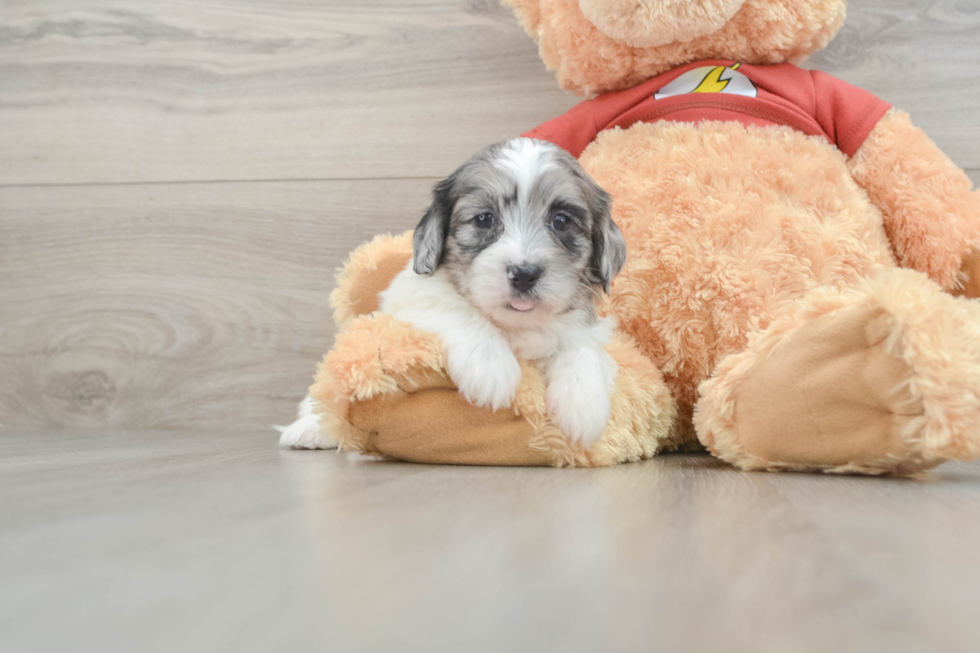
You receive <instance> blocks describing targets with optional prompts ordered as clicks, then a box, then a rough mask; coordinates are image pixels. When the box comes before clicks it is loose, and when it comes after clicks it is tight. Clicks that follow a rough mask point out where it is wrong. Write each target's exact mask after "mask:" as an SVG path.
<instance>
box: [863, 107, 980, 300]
mask: <svg viewBox="0 0 980 653" xmlns="http://www.w3.org/2000/svg"><path fill="white" fill-rule="evenodd" d="M848 167H849V168H850V170H851V174H852V175H853V176H854V179H855V180H856V181H857V183H858V184H860V185H861V186H862V187H863V188H864V189H865V190H866V191H867V193H868V197H869V198H870V199H871V201H872V202H873V203H874V204H875V206H877V207H878V209H879V210H880V211H881V213H882V216H883V217H884V225H885V231H886V233H887V234H888V238H889V240H890V241H891V244H892V248H893V250H894V252H895V256H896V257H897V259H898V262H899V264H900V265H901V266H903V267H907V268H912V269H914V270H919V271H920V272H925V273H926V274H928V275H929V276H930V277H931V278H932V279H933V280H934V281H936V282H937V283H939V284H940V285H941V286H942V287H943V289H944V290H946V291H947V292H953V293H955V294H965V295H967V296H969V297H977V296H980V193H978V192H977V191H974V190H973V189H972V183H971V182H970V179H969V177H967V176H966V173H964V172H963V170H961V169H960V168H959V167H957V166H956V164H954V163H953V162H952V161H951V160H950V159H949V157H947V156H946V155H945V154H943V152H942V151H941V150H940V149H939V148H938V147H936V145H935V143H933V142H932V141H931V140H930V139H929V137H928V136H926V135H925V133H924V132H923V131H922V130H921V129H919V128H917V127H916V126H915V125H913V124H912V121H911V119H910V118H909V116H908V114H906V113H905V112H902V111H896V110H891V111H889V112H888V113H887V114H885V116H884V117H883V118H882V119H881V121H880V122H879V123H878V124H877V125H876V126H875V128H874V129H873V130H872V132H871V134H870V135H869V136H868V138H867V140H865V142H864V144H863V145H861V148H860V149H859V150H858V151H857V152H856V153H855V155H854V156H853V157H851V159H850V160H849V161H848Z"/></svg>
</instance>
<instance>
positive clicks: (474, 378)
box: [281, 138, 626, 448]
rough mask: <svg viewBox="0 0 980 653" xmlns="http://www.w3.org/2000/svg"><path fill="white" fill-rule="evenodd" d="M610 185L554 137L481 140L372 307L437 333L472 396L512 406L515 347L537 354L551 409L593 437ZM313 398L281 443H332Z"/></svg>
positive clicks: (619, 258) (603, 364)
mask: <svg viewBox="0 0 980 653" xmlns="http://www.w3.org/2000/svg"><path fill="white" fill-rule="evenodd" d="M610 203H611V202H610V197H609V195H608V193H606V192H605V191H604V190H602V188H600V187H599V186H598V185H597V184H596V183H595V182H594V181H593V180H592V179H591V178H590V177H589V176H588V174H587V173H586V172H585V171H584V170H583V169H582V167H581V166H580V165H579V163H578V161H577V160H575V158H574V157H572V156H571V155H570V154H568V153H567V152H565V151H564V150H562V149H561V148H559V147H557V146H555V145H552V144H551V143H547V142H545V141H538V140H532V139H527V138H517V139H514V140H510V141H506V142H503V143H497V144H494V145H491V146H489V147H487V148H485V149H483V150H482V151H480V152H478V153H477V154H476V155H475V156H473V158H471V159H470V160H469V161H467V162H466V163H464V164H463V165H462V166H460V167H459V169H457V170H456V172H454V173H453V174H452V175H450V176H449V177H448V178H447V179H445V180H444V181H442V182H440V183H439V184H438V185H436V187H435V190H434V198H433V202H432V206H431V207H430V208H429V210H428V212H427V213H426V214H425V217H423V218H422V221H421V222H420V223H419V225H418V227H417V228H416V230H415V237H414V257H413V259H412V262H411V263H410V264H409V266H408V267H407V268H406V269H405V270H404V271H403V272H401V273H399V274H398V276H397V277H395V279H394V281H393V282H392V284H391V286H390V287H389V288H388V290H386V291H385V292H384V293H382V296H381V307H380V310H381V311H382V312H384V313H389V314H391V315H393V316H394V317H395V318H396V319H398V320H401V321H404V322H408V323H410V324H413V325H414V326H416V327H417V328H418V329H420V330H422V331H427V332H429V333H433V334H435V335H437V336H438V337H439V339H440V340H441V342H442V346H443V349H444V352H445V355H446V362H447V367H448V372H449V376H450V378H451V379H452V380H453V382H454V383H455V384H456V386H457V387H458V388H459V391H460V393H462V395H463V396H464V397H465V398H466V399H467V400H468V401H469V402H470V403H473V404H475V405H477V406H484V407H487V408H490V409H493V410H497V409H500V408H505V407H507V406H509V405H510V403H511V401H512V400H513V398H514V395H515V394H516V392H517V387H518V385H519V383H520V381H521V369H520V366H519V365H518V363H517V359H519V358H520V359H526V360H530V361H535V362H536V363H537V365H538V366H539V368H540V369H541V371H542V373H543V374H544V379H545V382H546V385H547V390H546V405H547V408H548V411H549V414H550V415H551V418H552V419H553V420H554V422H555V423H556V424H557V425H558V427H559V428H560V429H561V430H562V432H563V433H564V434H565V435H566V436H567V437H569V438H570V439H572V440H575V441H578V442H580V443H581V444H582V445H584V446H586V447H588V446H591V445H592V444H594V443H595V442H596V440H598V439H599V436H601V435H602V432H603V430H604V429H605V426H606V422H607V421H608V420H609V410H610V402H609V393H610V389H611V387H612V383H613V380H614V378H615V375H616V363H615V362H614V361H613V360H612V358H611V357H610V356H609V354H607V353H606V351H605V349H604V348H603V347H604V345H605V344H606V343H607V342H608V340H609V337H610V333H611V331H612V328H613V322H612V319H611V318H601V317H599V316H598V315H597V314H596V308H595V302H594V299H595V296H596V294H597V290H598V289H602V290H605V291H606V292H608V291H609V284H610V282H611V281H612V279H613V277H615V276H616V274H617V273H618V272H619V270H620V269H621V268H622V266H623V263H624V262H625V259H626V243H625V241H624V240H623V236H622V234H621V233H620V232H619V229H618V228H617V227H616V225H615V223H613V221H612V218H611V217H610ZM318 426H319V425H318V423H317V417H316V416H315V415H314V414H312V413H311V412H310V403H309V400H307V401H305V402H304V404H303V406H302V407H301V414H300V420H298V421H297V422H296V423H294V424H293V425H292V426H290V427H288V428H287V429H285V431H284V433H283V437H282V440H281V442H282V443H283V444H285V445H288V446H293V447H299V448H308V447H320V446H326V445H325V442H327V441H329V435H328V434H321V433H319V432H318Z"/></svg>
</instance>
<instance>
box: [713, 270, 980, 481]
mask: <svg viewBox="0 0 980 653" xmlns="http://www.w3.org/2000/svg"><path fill="white" fill-rule="evenodd" d="M701 391H702V399H701V402H700V403H699V406H698V413H699V415H698V416H697V418H696V420H697V422H698V431H699V437H700V438H701V440H702V442H704V444H705V445H707V446H708V447H709V448H710V449H711V450H712V451H713V452H715V453H716V454H717V455H719V456H720V457H722V458H723V459H725V460H728V461H729V462H732V463H733V464H735V465H737V466H739V467H742V468H744V469H770V470H801V471H802V470H808V471H812V470H823V471H828V472H839V473H848V472H852V473H864V474H886V473H890V474H897V475H907V474H912V473H915V472H918V471H922V470H924V469H928V468H930V467H934V466H936V465H938V464H940V463H941V462H943V461H944V460H948V459H954V458H955V459H961V460H963V459H972V458H975V457H977V456H978V455H980V304H977V303H976V302H971V301H969V300H964V299H957V298H954V297H951V296H950V295H947V294H945V293H943V292H942V291H941V290H940V289H939V287H938V286H936V285H935V284H933V283H932V282H931V281H929V280H928V279H927V278H926V277H925V276H924V275H920V274H918V273H914V272H910V271H907V270H894V271H889V272H886V273H883V274H882V275H881V276H880V277H879V278H877V279H874V280H871V281H869V282H866V284H865V285H864V286H863V287H862V288H860V289H857V290H852V291H849V292H843V293H840V294H834V293H828V292H824V293H822V294H818V295H817V296H815V297H811V298H808V299H807V301H806V302H804V304H803V305H802V306H801V307H800V309H799V310H798V311H797V312H796V314H795V315H793V316H791V317H789V318H786V319H783V320H781V321H777V322H776V323H774V324H773V325H772V327H770V329H769V330H768V331H767V332H766V333H764V334H762V335H761V336H759V337H758V338H757V339H755V341H754V342H752V344H751V345H750V347H749V350H747V351H745V352H742V353H739V354H735V355H733V356H731V357H730V359H726V360H725V361H723V363H722V365H720V366H719V369H718V371H717V373H716V375H715V377H714V378H712V379H711V380H710V381H709V382H706V383H705V384H703V385H702V387H701Z"/></svg>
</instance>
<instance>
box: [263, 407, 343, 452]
mask: <svg viewBox="0 0 980 653" xmlns="http://www.w3.org/2000/svg"><path fill="white" fill-rule="evenodd" d="M276 429H278V430H279V432H280V433H281V434H282V435H281V436H279V446H281V447H289V448H290V449H336V448H337V445H336V443H334V442H332V441H331V440H330V438H329V437H328V436H327V434H326V433H324V432H323V431H321V430H320V417H319V416H318V415H307V416H306V417H301V418H299V419H298V420H296V421H295V422H293V423H292V424H290V425H289V426H286V427H282V426H277V427H276Z"/></svg>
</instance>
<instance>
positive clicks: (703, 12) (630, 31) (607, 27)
mask: <svg viewBox="0 0 980 653" xmlns="http://www.w3.org/2000/svg"><path fill="white" fill-rule="evenodd" d="M578 3H579V7H580V8H581V10H582V14H583V15H584V16H585V17H586V18H587V19H588V20H589V21H590V22H591V23H592V24H593V25H595V26H596V27H597V28H598V29H599V30H600V31H601V32H603V33H604V34H605V35H606V36H609V37H610V38H613V39H616V40H617V41H621V42H623V43H625V44H626V45H628V46H630V47H633V48H650V47H656V46H658V45H665V44H667V43H686V42H688V41H692V40H694V39H696V38H698V37H699V36H704V35H706V34H711V33H713V32H716V31H717V30H719V29H721V27H722V26H724V25H725V23H727V22H728V21H729V20H731V18H732V16H734V15H735V14H736V12H738V10H739V9H741V8H742V5H743V4H745V0H684V1H683V2H677V1H676V0H578Z"/></svg>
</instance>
